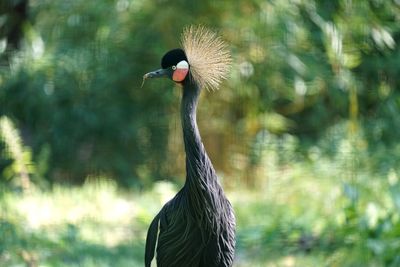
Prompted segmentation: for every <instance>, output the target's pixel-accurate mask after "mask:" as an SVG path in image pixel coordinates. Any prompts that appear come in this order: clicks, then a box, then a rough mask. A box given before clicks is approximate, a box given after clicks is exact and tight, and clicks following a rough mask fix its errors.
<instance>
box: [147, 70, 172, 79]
mask: <svg viewBox="0 0 400 267" xmlns="http://www.w3.org/2000/svg"><path fill="white" fill-rule="evenodd" d="M167 76H168V69H159V70H156V71H152V72H149V73H146V74H145V75H144V76H143V80H146V79H150V78H161V77H167Z"/></svg>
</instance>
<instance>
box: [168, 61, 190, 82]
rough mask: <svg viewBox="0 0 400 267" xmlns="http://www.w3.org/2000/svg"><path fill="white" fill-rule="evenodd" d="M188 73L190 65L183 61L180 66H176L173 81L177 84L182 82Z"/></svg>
mask: <svg viewBox="0 0 400 267" xmlns="http://www.w3.org/2000/svg"><path fill="white" fill-rule="evenodd" d="M188 72H189V64H188V63H187V61H186V60H182V61H180V62H179V63H178V64H176V69H175V71H174V73H173V74H172V80H174V81H175V82H182V81H183V80H184V79H185V78H186V75H187V74H188Z"/></svg>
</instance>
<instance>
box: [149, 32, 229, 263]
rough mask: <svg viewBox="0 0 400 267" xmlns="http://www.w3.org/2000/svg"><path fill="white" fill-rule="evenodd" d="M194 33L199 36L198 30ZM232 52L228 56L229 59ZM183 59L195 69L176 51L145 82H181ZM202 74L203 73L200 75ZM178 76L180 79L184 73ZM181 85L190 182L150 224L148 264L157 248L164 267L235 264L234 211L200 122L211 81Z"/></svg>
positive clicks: (190, 79)
mask: <svg viewBox="0 0 400 267" xmlns="http://www.w3.org/2000/svg"><path fill="white" fill-rule="evenodd" d="M198 29H201V30H204V28H198ZM191 30H192V33H193V32H194V33H196V28H194V29H191ZM198 36H199V34H197V37H198ZM185 37H186V38H190V36H189V37H188V36H185ZM192 40H193V39H192ZM198 41H201V38H200V39H199V40H198ZM219 42H220V41H219ZM203 45H204V44H203ZM191 49H194V48H193V47H192V48H191ZM218 49H221V47H219V48H218ZM181 51H183V50H181ZM226 54H227V53H224V56H225V57H226ZM182 60H183V61H185V60H186V61H187V60H188V61H189V65H190V57H189V55H187V54H186V53H183V54H182V53H181V52H180V51H179V49H175V50H171V51H170V52H168V53H167V54H166V55H165V56H164V57H163V61H162V66H163V69H161V70H159V71H156V72H153V73H149V74H146V75H147V77H146V75H145V78H148V77H150V78H154V77H160V76H167V77H170V78H172V79H173V80H175V81H176V80H177V79H178V80H179V78H174V77H175V76H174V75H175V74H174V72H173V71H175V70H176V69H177V68H176V66H178V65H177V63H178V62H181V61H182ZM213 60H215V58H214V59H213ZM228 61H229V60H228ZM226 62H227V61H226ZM170 65H171V66H170ZM183 66H184V65H183ZM170 68H171V69H170ZM190 68H192V66H191V65H190ZM219 71H220V70H219ZM183 73H184V71H183ZM200 74H201V72H200V73H197V74H196V75H200ZM176 77H180V76H179V74H176ZM217 78H218V77H217ZM179 83H180V84H181V85H182V91H183V95H182V101H181V122H182V129H183V139H184V146H185V152H186V182H185V184H184V186H183V188H182V189H181V190H180V191H179V192H178V193H177V194H176V195H175V197H174V198H173V199H171V200H170V201H169V202H167V203H166V204H165V205H164V207H163V208H162V209H161V211H160V212H159V213H158V214H157V216H156V217H155V218H154V220H153V222H152V223H151V225H150V228H149V231H148V234H147V240H146V253H145V266H146V267H150V265H151V261H152V259H153V257H154V251H155V249H156V252H157V256H156V261H157V266H158V267H172V266H176V267H180V266H182V267H184V266H193V267H228V266H232V264H233V259H234V250H235V216H234V213H233V208H232V206H231V204H230V203H229V201H228V199H227V198H226V197H225V194H224V192H223V189H222V187H221V186H220V184H219V182H218V177H217V175H216V172H215V170H214V168H213V166H212V163H211V161H210V159H209V157H208V155H207V153H206V151H205V148H204V145H203V143H202V141H201V137H200V133H199V130H198V127H197V123H196V108H197V104H198V98H199V95H200V92H201V88H200V85H203V86H204V85H205V84H206V83H204V82H199V81H198V78H196V77H193V76H192V74H191V72H190V71H189V72H188V74H187V75H186V76H185V78H184V79H183V80H182V81H179ZM156 246H157V248H155V247H156Z"/></svg>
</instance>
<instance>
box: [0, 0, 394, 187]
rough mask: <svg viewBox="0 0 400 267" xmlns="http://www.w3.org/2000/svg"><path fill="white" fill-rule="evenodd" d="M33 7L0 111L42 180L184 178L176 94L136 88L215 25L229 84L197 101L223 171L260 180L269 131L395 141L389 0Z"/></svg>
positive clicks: (0, 90) (376, 144) (7, 72)
mask: <svg viewBox="0 0 400 267" xmlns="http://www.w3.org/2000/svg"><path fill="white" fill-rule="evenodd" d="M10 3H14V4H15V3H19V4H21V5H22V3H27V1H26V2H25V1H11V2H10ZM27 9H29V14H30V15H29V16H30V19H32V21H35V24H34V26H29V27H22V29H24V30H23V35H24V42H22V45H20V48H21V49H20V52H18V53H14V54H13V55H12V59H11V60H10V68H3V69H2V70H1V80H0V101H1V103H4V104H2V108H1V114H3V115H7V116H9V117H10V118H12V119H13V121H15V122H16V124H17V125H18V127H19V128H20V130H21V132H22V136H23V139H24V141H25V143H26V144H28V145H30V146H32V148H33V159H34V161H36V160H38V159H39V158H41V159H46V161H47V163H46V164H43V165H46V166H48V168H47V171H43V173H45V175H46V177H47V178H48V179H50V180H54V181H63V182H64V181H68V182H82V181H84V179H85V177H86V176H87V175H88V174H91V173H104V174H107V175H110V176H112V177H114V178H115V179H117V180H118V181H119V182H120V183H121V184H124V185H148V184H150V182H151V181H153V180H154V179H162V178H169V177H177V176H180V175H181V173H182V172H181V171H182V166H176V164H175V159H176V158H177V157H182V156H183V154H182V152H183V150H182V144H180V143H179V142H177V141H176V140H180V139H179V138H176V135H177V134H180V131H179V127H177V123H178V122H177V121H178V116H177V114H178V112H179V107H178V103H179V101H178V98H179V95H180V92H179V90H178V89H173V88H172V87H173V86H172V84H171V86H170V87H171V88H163V86H164V85H162V84H161V83H151V84H145V86H144V88H140V84H141V76H142V74H143V73H145V72H146V71H147V70H149V69H152V68H154V65H155V64H157V63H158V58H159V56H160V55H161V54H162V53H163V51H165V50H166V49H169V48H173V47H177V46H179V44H178V43H176V40H178V39H179V38H178V36H179V34H180V33H181V31H182V28H183V27H184V26H186V25H188V24H192V23H194V24H205V25H206V26H209V27H211V28H215V29H217V30H220V32H221V34H222V35H223V36H224V38H225V39H226V41H227V42H228V43H230V44H231V48H232V52H233V54H234V57H235V66H234V67H233V68H232V72H231V73H232V74H231V77H230V79H229V80H228V82H227V83H225V84H224V86H223V87H224V88H222V89H221V90H220V91H218V92H206V93H205V94H203V97H204V98H206V99H205V100H204V101H203V105H202V106H201V107H200V109H201V110H200V111H199V124H200V127H201V129H203V133H202V136H203V137H204V139H205V145H206V146H207V149H208V151H209V153H210V156H211V157H212V158H215V160H214V161H215V163H216V164H215V165H216V168H217V169H218V170H219V171H220V172H221V173H223V174H225V175H226V176H235V177H236V178H242V177H244V178H245V179H246V180H248V183H249V184H256V183H255V179H257V177H259V176H260V175H255V173H254V172H255V171H256V170H257V168H258V166H259V165H260V164H262V162H263V160H261V159H260V157H262V155H263V153H259V152H258V150H260V149H268V147H267V146H265V144H264V145H263V143H265V142H268V140H270V139H269V138H267V136H268V135H270V134H272V135H276V136H278V137H279V136H281V137H282V138H283V137H284V136H285V135H284V134H285V133H289V134H291V135H296V136H298V137H299V138H302V139H303V142H302V143H303V144H306V143H310V144H314V143H315V142H316V140H318V139H319V138H321V137H323V136H325V133H326V132H327V130H329V129H330V128H331V127H333V126H335V125H336V124H338V123H341V122H342V121H351V125H352V126H351V127H349V132H348V133H349V134H352V133H354V131H362V132H365V134H364V136H365V138H367V140H368V141H369V142H368V144H369V148H370V149H371V153H374V152H373V151H376V150H379V151H383V150H384V149H385V148H388V147H389V148H390V146H391V144H392V143H394V142H397V136H396V133H395V132H394V131H393V130H392V128H393V127H395V126H396V125H399V124H400V121H399V120H398V118H397V117H398V116H397V114H399V111H400V110H399V109H400V96H399V92H398V90H396V88H397V87H398V81H397V76H398V74H399V71H400V64H399V63H398V62H400V61H399V57H400V53H399V49H398V46H397V43H398V42H399V38H400V37H399V36H400V29H399V27H400V26H399V25H400V24H399V23H398V22H399V19H400V18H399V15H398V14H400V12H399V3H398V2H397V1H373V0H370V1H344V0H337V1H330V2H326V1H261V0H252V1H246V2H243V1H237V2H236V3H235V4H233V5H232V3H228V2H223V1H202V2H194V1H173V2H170V1H153V2H149V1H138V0H135V1H129V0H115V1H103V2H101V3H97V2H88V1H78V0H75V1H46V0H34V1H31V2H30V5H29V7H27V6H26V4H25V9H24V10H25V12H26V10H27ZM160 10H162V12H160ZM24 14H26V13H24ZM155 14H157V15H156V16H155ZM177 14H179V16H178V15H177ZM2 18H4V17H2ZM193 18H195V19H193ZM2 21H4V19H3V20H2ZM7 33H9V32H8V31H3V32H2V34H3V35H2V36H5V35H7ZM7 38H8V37H7ZM2 55H4V53H2ZM211 98H212V99H211ZM202 114H207V115H202ZM177 129H178V130H177ZM271 140H272V139H271ZM282 140H283V139H282ZM307 140H308V142H304V141H307ZM267 145H268V144H267ZM43 155H47V156H43ZM167 155H173V156H167ZM239 161H240V163H238V162H239ZM377 164H379V163H377ZM391 167H393V166H392V164H389V165H387V166H386V167H384V168H385V169H386V170H389V169H390V168H391ZM222 176H224V175H222Z"/></svg>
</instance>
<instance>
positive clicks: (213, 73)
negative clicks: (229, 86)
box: [181, 26, 232, 90]
mask: <svg viewBox="0 0 400 267" xmlns="http://www.w3.org/2000/svg"><path fill="white" fill-rule="evenodd" d="M181 42H182V46H183V50H184V51H185V53H186V57H187V59H188V61H189V65H190V72H191V74H192V77H193V79H194V80H195V81H196V82H197V83H198V84H199V86H200V88H208V89H211V90H215V89H218V86H219V84H220V83H221V81H222V80H224V79H226V78H227V75H228V71H229V68H230V65H231V62H232V60H231V55H230V53H229V50H228V46H227V45H226V44H225V42H224V41H223V40H222V39H221V38H220V37H219V36H217V35H216V34H215V33H214V32H212V31H211V30H209V29H207V28H205V27H203V26H189V27H187V28H185V29H184V30H183V33H182V41H181Z"/></svg>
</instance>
